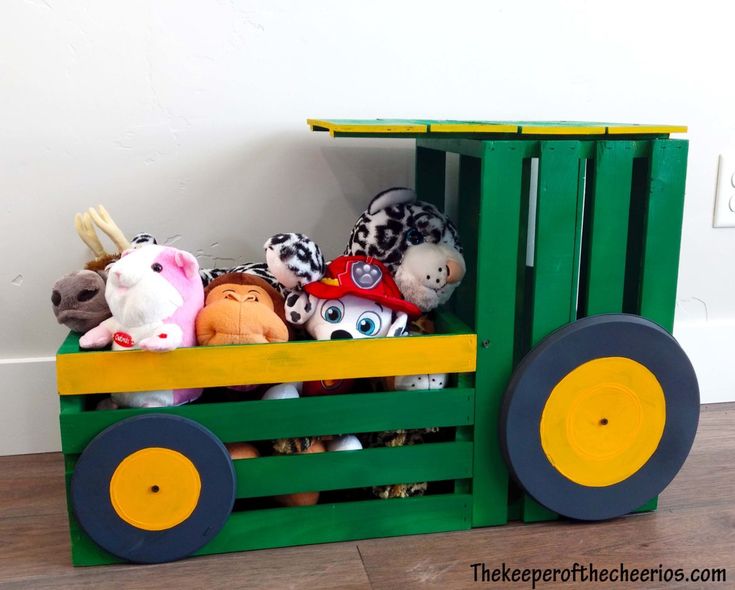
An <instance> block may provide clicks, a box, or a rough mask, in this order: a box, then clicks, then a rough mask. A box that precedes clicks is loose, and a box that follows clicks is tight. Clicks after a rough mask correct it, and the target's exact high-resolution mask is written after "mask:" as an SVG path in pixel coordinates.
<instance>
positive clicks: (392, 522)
mask: <svg viewBox="0 0 735 590" xmlns="http://www.w3.org/2000/svg"><path fill="white" fill-rule="evenodd" d="M470 506H471V497H470V496H469V495H466V494H446V495H436V496H423V497H420V498H406V499H393V500H366V501H362V502H345V503H340V504H317V505H316V506H304V507H297V508H272V509H266V510H250V511H244V512H234V513H233V514H232V516H231V517H230V519H229V520H228V521H227V523H226V524H225V526H224V528H223V529H222V531H220V533H219V535H217V536H216V537H215V538H214V539H213V540H212V541H210V543H208V544H207V545H206V546H205V547H203V548H202V549H201V550H200V551H198V552H197V554H196V555H210V554H214V553H228V552H232V551H247V550H252V549H265V548H271V547H289V546H293V545H309V544H314V543H330V542H335V541H349V540H354V539H370V538H374V537H393V536H397V535H415V534H421V533H434V532H444V531H456V530H465V529H468V528H469V527H470ZM71 528H72V529H73V530H74V531H75V532H74V534H73V535H72V538H73V539H74V544H73V559H74V565H81V566H87V565H102V564H109V563H119V560H118V559H116V558H115V557H113V556H111V555H110V554H109V553H107V552H105V551H103V550H102V549H100V548H99V547H98V546H97V545H96V544H95V543H94V541H92V540H91V539H90V538H89V537H88V536H87V535H85V534H84V532H82V531H80V530H79V529H78V528H77V527H76V525H75V524H72V525H71Z"/></svg>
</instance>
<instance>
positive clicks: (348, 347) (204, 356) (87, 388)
mask: <svg viewBox="0 0 735 590" xmlns="http://www.w3.org/2000/svg"><path fill="white" fill-rule="evenodd" d="M476 346H477V336H476V335H475V334H460V335H451V336H449V335H435V336H414V337H406V338H375V339H372V338H370V339H363V340H339V341H336V340H335V341H325V342H290V343H284V344H250V345H239V346H200V347H195V348H180V349H178V350H174V351H172V352H166V353H154V352H146V351H142V350H133V351H121V352H110V351H105V352H80V353H70V354H60V355H57V357H56V380H57V386H58V391H59V394H61V395H73V394H86V393H99V392H120V391H145V390H149V389H179V388H186V387H217V386H223V385H240V384H256V383H278V382H282V381H283V382H286V381H315V380H320V379H350V378H359V377H372V376H382V375H412V374H414V373H461V372H471V371H474V370H475V354H476Z"/></svg>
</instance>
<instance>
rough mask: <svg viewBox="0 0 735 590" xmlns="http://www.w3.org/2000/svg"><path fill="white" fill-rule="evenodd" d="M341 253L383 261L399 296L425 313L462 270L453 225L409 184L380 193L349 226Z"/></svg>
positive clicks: (455, 282) (449, 292) (448, 293)
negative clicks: (421, 199) (418, 195)
mask: <svg viewBox="0 0 735 590" xmlns="http://www.w3.org/2000/svg"><path fill="white" fill-rule="evenodd" d="M344 253H345V254H346V255H351V256H372V257H373V258H376V259H377V260H379V261H380V262H382V263H383V264H385V265H386V266H387V267H388V268H389V269H390V271H391V272H392V273H393V277H394V278H395V280H396V283H397V284H398V288H399V289H400V290H401V293H402V294H403V297H405V298H406V300H408V301H410V302H411V303H414V304H415V305H417V306H418V307H419V308H420V309H421V311H424V312H428V311H431V310H433V309H435V308H436V307H438V306H439V305H441V304H442V303H446V302H447V301H448V300H449V297H450V296H451V295H452V293H453V292H454V290H455V289H456V288H457V285H459V283H460V281H461V280H462V278H463V277H464V274H465V261H464V257H463V256H462V246H461V245H460V243H459V235H458V234H457V229H456V228H455V227H454V224H452V222H451V221H450V220H449V218H448V217H447V216H446V215H444V213H442V212H441V211H439V210H438V209H437V208H436V207H434V206H433V205H430V204H429V203H425V202H423V201H417V200H416V193H415V192H414V191H413V190H411V189H408V188H392V189H388V190H386V191H383V192H382V193H380V194H378V195H377V196H376V197H375V198H373V200H372V201H371V202H370V205H369V206H368V208H367V210H366V211H365V212H364V213H363V214H362V215H360V217H359V219H358V220H357V222H356V223H355V226H354V227H353V228H352V233H351V235H350V241H349V242H348V244H347V247H346V248H345V251H344Z"/></svg>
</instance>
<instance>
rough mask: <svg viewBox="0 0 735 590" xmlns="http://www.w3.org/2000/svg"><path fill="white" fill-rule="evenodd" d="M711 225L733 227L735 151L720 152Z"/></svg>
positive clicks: (734, 214) (734, 223) (734, 209)
mask: <svg viewBox="0 0 735 590" xmlns="http://www.w3.org/2000/svg"><path fill="white" fill-rule="evenodd" d="M712 226H713V227H735V152H730V153H729V154H720V160H719V164H718V166H717V194H716V196H715V218H714V223H713V224H712Z"/></svg>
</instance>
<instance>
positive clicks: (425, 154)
mask: <svg viewBox="0 0 735 590" xmlns="http://www.w3.org/2000/svg"><path fill="white" fill-rule="evenodd" d="M446 158H447V154H446V152H444V151H441V150H432V149H429V148H425V147H418V146H417V147H416V194H417V195H418V197H419V199H420V200H422V201H426V202H427V203H431V204H432V205H434V206H435V207H437V208H438V209H439V210H440V211H444V189H445V186H446V169H447V163H446V162H447V161H446Z"/></svg>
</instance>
